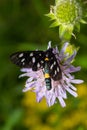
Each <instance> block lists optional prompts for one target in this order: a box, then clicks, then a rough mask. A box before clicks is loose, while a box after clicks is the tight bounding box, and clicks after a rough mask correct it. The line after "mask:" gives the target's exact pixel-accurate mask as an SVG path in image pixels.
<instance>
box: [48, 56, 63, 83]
mask: <svg viewBox="0 0 87 130" xmlns="http://www.w3.org/2000/svg"><path fill="white" fill-rule="evenodd" d="M49 70H50V76H51V77H52V79H53V80H55V81H56V80H60V79H61V78H62V73H61V68H60V66H59V64H58V62H57V59H56V57H55V56H54V55H53V56H51V58H50V61H49Z"/></svg>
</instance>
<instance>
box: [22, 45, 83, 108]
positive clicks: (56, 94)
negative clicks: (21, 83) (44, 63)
mask: <svg viewBox="0 0 87 130" xmlns="http://www.w3.org/2000/svg"><path fill="white" fill-rule="evenodd" d="M67 46H68V43H65V44H64V45H63V47H62V49H61V50H60V51H59V50H58V48H57V47H55V48H53V53H54V55H55V57H56V60H57V62H58V64H59V66H60V68H61V72H62V78H61V79H60V80H56V81H54V80H53V79H52V78H51V85H52V88H51V90H47V88H46V82H45V77H44V73H43V69H42V68H41V69H39V70H38V71H33V70H32V69H31V68H23V69H21V71H22V72H24V74H22V75H20V77H24V76H27V77H28V79H27V81H26V84H25V88H24V89H23V92H26V91H28V90H31V91H33V92H35V93H36V99H37V102H40V101H41V100H42V98H43V97H45V98H46V101H47V104H48V106H52V105H53V104H54V103H57V99H58V100H59V102H60V104H61V106H62V107H65V106H66V104H65V101H64V99H67V93H66V92H67V91H68V92H69V93H70V94H71V95H73V96H74V97H77V93H76V88H75V87H74V85H73V84H80V83H82V82H83V81H82V80H80V79H75V77H74V76H72V75H71V74H72V73H73V72H77V71H79V70H80V67H74V66H73V65H72V61H73V59H74V58H75V56H76V53H77V52H76V50H75V51H74V52H73V54H71V55H69V53H68V52H67V51H66V48H67ZM49 47H51V44H48V48H49Z"/></svg>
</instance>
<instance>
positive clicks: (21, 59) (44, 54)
mask: <svg viewBox="0 0 87 130" xmlns="http://www.w3.org/2000/svg"><path fill="white" fill-rule="evenodd" d="M10 59H11V61H12V62H13V63H14V64H16V65H17V66H19V67H21V68H32V70H33V71H38V70H39V69H42V70H43V75H44V77H45V83H46V88H47V90H51V88H52V84H51V79H53V80H54V81H57V80H60V79H61V78H62V73H61V68H60V66H59V64H58V62H57V59H56V57H55V55H54V53H53V49H52V48H49V49H47V50H46V51H40V50H39V51H22V52H16V53H13V54H12V55H11V56H10Z"/></svg>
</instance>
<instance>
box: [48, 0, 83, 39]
mask: <svg viewBox="0 0 87 130" xmlns="http://www.w3.org/2000/svg"><path fill="white" fill-rule="evenodd" d="M47 16H48V17H50V19H51V20H54V21H53V23H52V24H51V26H50V27H56V26H59V36H60V38H61V39H62V40H65V41H67V40H70V38H71V35H72V34H73V29H74V27H76V29H77V31H79V30H80V24H79V22H82V21H84V20H83V19H82V17H83V9H82V6H81V3H80V2H79V1H77V0H56V1H55V6H51V7H50V13H48V14H47ZM84 22H85V21H84ZM84 22H83V23H84Z"/></svg>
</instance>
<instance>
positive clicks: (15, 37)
mask: <svg viewBox="0 0 87 130" xmlns="http://www.w3.org/2000/svg"><path fill="white" fill-rule="evenodd" d="M52 4H54V0H51V1H50V0H31V1H30V0H0V130H39V129H41V130H87V25H81V31H80V33H76V37H77V39H74V38H72V40H71V41H72V43H73V44H75V46H79V47H80V49H79V52H78V54H77V56H76V60H75V63H74V64H75V65H76V66H81V67H82V69H81V71H80V72H78V73H77V74H76V75H75V76H76V78H81V79H83V80H84V81H85V82H84V84H82V85H78V86H76V87H77V89H78V94H79V96H78V97H77V98H74V97H72V96H71V95H69V94H68V97H69V98H68V99H67V101H66V104H67V106H66V108H62V107H61V106H60V104H59V103H58V104H56V105H54V106H52V107H50V108H48V106H47V104H46V101H45V99H43V101H42V102H41V103H39V104H38V103H36V97H35V94H33V93H32V92H26V93H23V92H22V89H23V88H24V83H25V80H26V78H23V79H19V78H18V76H19V75H20V74H21V72H20V70H19V68H17V67H16V66H15V65H13V64H12V63H11V62H10V59H9V56H10V54H11V53H13V52H16V51H19V50H34V49H36V48H38V49H46V47H47V43H48V41H49V40H51V41H52V42H53V45H56V44H57V45H58V47H60V44H58V43H59V42H60V40H59V38H58V28H53V29H50V28H49V24H50V22H49V19H48V18H47V17H45V16H44V14H46V13H48V12H49V8H50V5H52Z"/></svg>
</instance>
